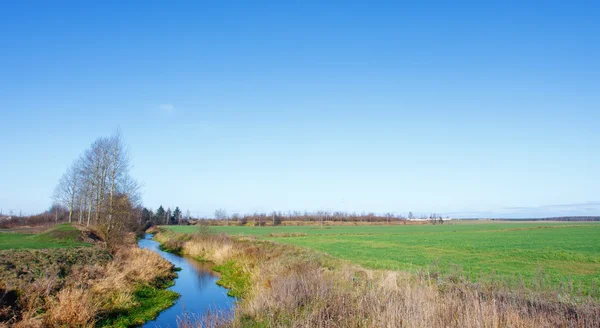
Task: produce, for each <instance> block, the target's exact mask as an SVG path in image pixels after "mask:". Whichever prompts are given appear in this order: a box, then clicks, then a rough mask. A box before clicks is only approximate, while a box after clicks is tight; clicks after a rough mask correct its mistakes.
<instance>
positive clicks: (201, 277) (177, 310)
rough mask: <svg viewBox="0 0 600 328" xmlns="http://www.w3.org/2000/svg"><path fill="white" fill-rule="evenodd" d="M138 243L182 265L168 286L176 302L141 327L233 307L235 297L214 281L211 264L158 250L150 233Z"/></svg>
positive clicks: (166, 324)
mask: <svg viewBox="0 0 600 328" xmlns="http://www.w3.org/2000/svg"><path fill="white" fill-rule="evenodd" d="M138 244H139V246H140V247H141V248H147V249H150V250H152V251H155V252H157V253H158V254H160V255H161V256H162V257H163V258H165V259H166V260H168V261H170V262H171V263H173V264H174V265H175V266H176V267H179V268H181V271H179V272H178V275H179V276H178V277H177V279H175V285H174V286H173V287H171V288H169V289H171V290H173V291H175V292H177V293H179V294H180V295H181V297H180V298H179V300H177V302H176V303H175V305H173V306H172V307H170V308H168V309H166V310H164V311H163V312H161V313H160V314H159V315H158V317H157V318H156V319H155V320H153V321H150V322H147V323H146V324H144V326H143V327H157V326H160V327H176V326H177V316H181V315H183V313H185V312H187V313H189V314H198V315H202V314H204V313H206V311H208V310H210V311H215V310H216V311H230V310H231V309H232V308H233V305H234V302H235V299H234V298H233V297H229V296H227V289H225V288H223V287H221V286H218V285H217V284H216V281H217V280H218V279H219V277H218V276H217V274H216V273H215V272H214V271H212V265H211V264H209V263H201V262H199V261H195V260H192V259H188V258H185V257H181V256H178V255H175V254H171V253H167V252H163V251H161V250H160V249H159V247H158V246H159V244H158V243H157V242H155V241H154V240H152V235H151V234H146V237H145V238H144V239H142V240H140V241H139V243H138Z"/></svg>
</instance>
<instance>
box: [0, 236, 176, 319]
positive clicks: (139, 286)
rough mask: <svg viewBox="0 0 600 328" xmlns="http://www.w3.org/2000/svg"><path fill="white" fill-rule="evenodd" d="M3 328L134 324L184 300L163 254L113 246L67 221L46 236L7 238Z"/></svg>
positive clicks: (0, 288) (1, 253) (2, 239)
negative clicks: (172, 287) (173, 286)
mask: <svg viewBox="0 0 600 328" xmlns="http://www.w3.org/2000/svg"><path fill="white" fill-rule="evenodd" d="M0 277H2V280H1V281H0V296H3V297H0V299H1V300H0V326H1V325H2V323H4V324H8V325H11V326H15V327H41V326H44V327H55V326H56V327H58V326H79V327H94V326H99V327H100V326H101V327H105V326H112V327H128V326H135V325H139V324H141V323H143V322H145V321H148V320H151V319H153V318H155V317H156V315H158V313H159V312H160V311H161V310H163V309H165V308H167V307H169V306H171V305H172V304H173V302H174V301H175V299H177V297H178V295H177V294H176V293H174V292H172V291H169V290H166V289H165V288H166V287H168V286H169V284H171V283H172V280H173V278H174V277H175V274H174V272H173V267H172V265H171V264H170V263H168V262H167V261H165V260H164V259H162V258H161V257H160V256H159V255H158V254H156V253H153V252H151V251H147V250H142V249H139V248H137V247H131V245H129V246H127V247H120V248H118V249H114V250H108V249H106V248H105V247H104V246H103V245H102V243H101V240H98V237H97V236H96V235H95V234H93V233H92V232H91V231H87V230H85V229H78V228H76V227H74V226H72V225H69V224H61V225H57V226H55V227H53V228H52V229H50V230H48V231H45V232H42V233H39V234H15V233H10V232H3V233H0Z"/></svg>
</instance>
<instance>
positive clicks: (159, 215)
mask: <svg viewBox="0 0 600 328" xmlns="http://www.w3.org/2000/svg"><path fill="white" fill-rule="evenodd" d="M152 223H154V224H155V225H159V224H164V223H165V209H164V208H163V207H162V205H160V207H159V208H158V209H157V210H156V215H155V216H154V220H153V222H152Z"/></svg>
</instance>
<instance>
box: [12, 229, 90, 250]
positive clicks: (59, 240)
mask: <svg viewBox="0 0 600 328" xmlns="http://www.w3.org/2000/svg"><path fill="white" fill-rule="evenodd" d="M80 240H81V232H80V231H79V230H77V228H75V227H73V226H72V225H70V224H58V225H56V226H54V227H53V228H52V229H49V230H47V231H44V232H42V233H38V234H27V233H14V232H10V231H7V232H0V250H4V249H24V248H30V249H42V248H64V247H79V246H90V244H88V243H84V242H82V241H80Z"/></svg>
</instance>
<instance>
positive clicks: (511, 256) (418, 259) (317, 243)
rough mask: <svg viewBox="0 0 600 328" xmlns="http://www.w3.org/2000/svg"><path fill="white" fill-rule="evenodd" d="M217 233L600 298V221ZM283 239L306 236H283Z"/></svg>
mask: <svg viewBox="0 0 600 328" xmlns="http://www.w3.org/2000/svg"><path fill="white" fill-rule="evenodd" d="M169 228H170V229H172V230H174V231H177V232H194V231H197V229H198V227H197V226H170V227H169ZM211 229H213V230H215V231H217V232H226V233H229V234H246V235H255V236H258V237H259V238H261V239H265V240H271V241H276V242H280V243H287V244H293V245H297V246H302V247H308V248H312V249H314V250H317V251H320V252H325V253H327V254H330V255H332V256H334V257H338V258H341V259H346V260H349V261H352V262H355V263H358V264H360V265H362V266H364V267H366V268H372V269H389V270H404V271H411V272H417V271H419V270H425V271H428V272H439V273H442V274H446V275H448V274H450V273H454V274H460V275H461V276H463V277H467V278H468V279H469V280H472V281H482V280H485V281H490V280H494V281H496V280H498V281H502V282H504V283H510V284H517V285H518V284H524V285H527V286H533V287H537V288H540V289H554V290H556V289H561V290H565V289H567V290H569V291H571V292H577V293H582V294H587V295H593V296H595V297H598V296H599V295H598V293H599V287H598V286H600V224H599V223H591V222H585V223H572V222H564V223H557V222H526V223H525V222H518V223H512V222H489V223H482V222H477V223H459V224H446V225H406V226H403V225H393V226H330V227H328V226H326V227H324V228H321V227H318V226H289V227H283V226H280V227H238V226H230V227H212V228H211ZM270 234H273V235H271V236H269V235H270ZM281 234H300V236H292V237H282V236H281Z"/></svg>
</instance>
